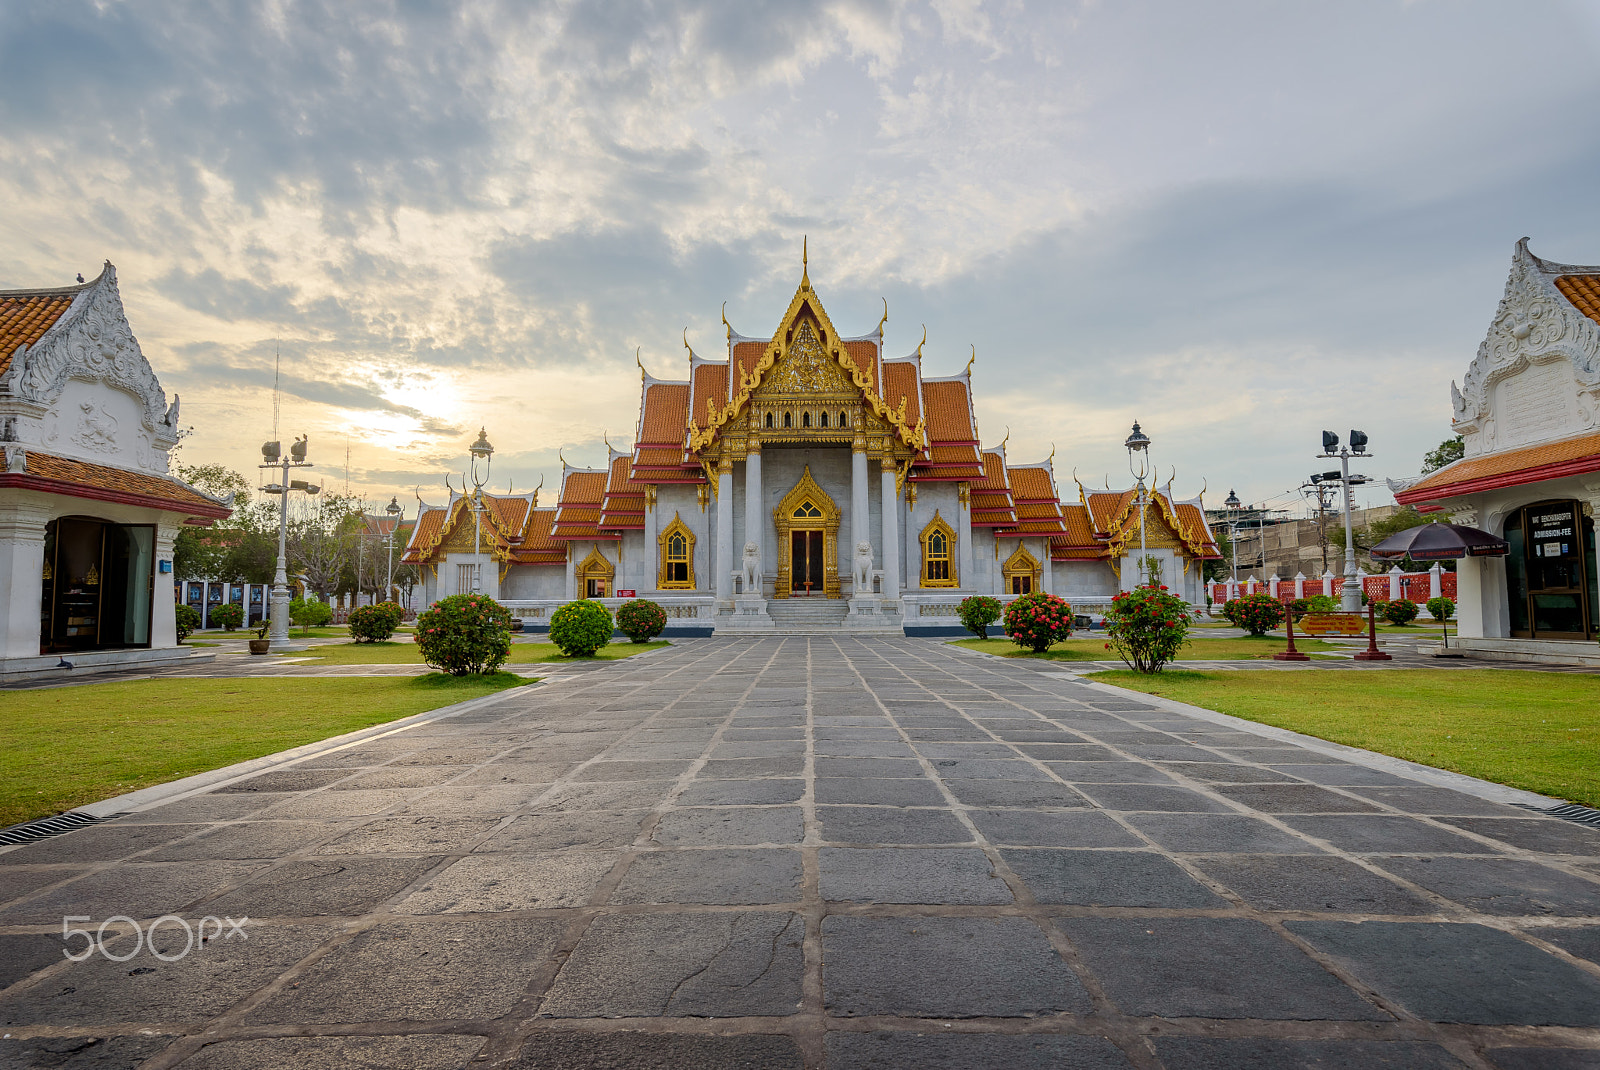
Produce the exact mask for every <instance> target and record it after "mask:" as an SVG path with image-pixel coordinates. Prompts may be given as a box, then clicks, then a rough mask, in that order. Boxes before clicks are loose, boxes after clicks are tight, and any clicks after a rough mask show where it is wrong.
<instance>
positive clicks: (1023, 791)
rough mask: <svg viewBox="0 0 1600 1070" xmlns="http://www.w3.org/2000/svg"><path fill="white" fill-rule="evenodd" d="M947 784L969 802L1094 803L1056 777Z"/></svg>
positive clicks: (996, 803) (957, 795) (963, 801)
mask: <svg viewBox="0 0 1600 1070" xmlns="http://www.w3.org/2000/svg"><path fill="white" fill-rule="evenodd" d="M944 784H945V787H947V788H949V789H950V791H951V793H952V794H954V795H955V797H956V798H957V799H960V800H961V801H962V803H964V804H966V805H967V806H1023V807H1029V808H1037V807H1042V806H1053V807H1088V806H1090V805H1092V804H1091V803H1090V802H1089V800H1088V799H1086V798H1084V797H1083V796H1082V795H1081V794H1079V793H1078V792H1077V791H1074V790H1073V789H1072V788H1069V787H1067V786H1066V785H1065V784H1057V783H1056V782H1055V781H1053V780H1023V781H1013V780H946V781H945V782H944Z"/></svg>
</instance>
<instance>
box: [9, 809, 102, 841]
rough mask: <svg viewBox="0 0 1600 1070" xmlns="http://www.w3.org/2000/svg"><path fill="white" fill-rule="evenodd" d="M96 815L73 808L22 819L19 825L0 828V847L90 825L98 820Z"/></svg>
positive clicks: (56, 834) (40, 838)
mask: <svg viewBox="0 0 1600 1070" xmlns="http://www.w3.org/2000/svg"><path fill="white" fill-rule="evenodd" d="M99 820H100V819H99V818H98V817H91V816H90V815H88V814H80V813H79V812H78V811H76V810H73V811H71V812H69V813H65V814H57V815H56V816H55V817H41V818H39V819H38V820H36V821H24V822H23V823H22V824H20V825H12V826H11V827H10V828H8V829H0V847H11V846H13V845H15V844H19V843H30V842H32V841H33V840H42V839H44V838H45V837H46V836H58V835H60V834H61V833H63V832H71V831H72V830H73V829H81V828H83V827H84V826H85V825H92V824H94V823H95V822H96V821H99Z"/></svg>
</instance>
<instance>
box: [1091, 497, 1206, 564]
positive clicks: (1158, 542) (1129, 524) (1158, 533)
mask: <svg viewBox="0 0 1600 1070" xmlns="http://www.w3.org/2000/svg"><path fill="white" fill-rule="evenodd" d="M1080 486H1081V484H1080ZM1138 504H1139V502H1138V498H1137V497H1136V496H1135V495H1133V494H1129V495H1128V496H1127V498H1126V500H1125V501H1124V502H1123V505H1122V508H1121V509H1119V510H1118V511H1117V513H1116V515H1115V516H1113V517H1112V519H1111V524H1110V528H1111V537H1110V539H1109V540H1108V541H1107V549H1108V550H1109V551H1110V554H1111V557H1112V558H1113V559H1115V558H1120V557H1121V556H1122V555H1123V554H1124V553H1127V552H1129V550H1128V549H1126V548H1128V547H1132V548H1135V549H1137V547H1138V542H1139V519H1138V515H1137V514H1136V513H1135V512H1134V510H1135V509H1136V508H1138ZM1145 515H1146V517H1147V518H1149V517H1152V516H1153V517H1154V519H1155V521H1156V523H1155V524H1152V525H1151V526H1150V529H1149V531H1148V532H1147V534H1146V535H1145V546H1146V547H1147V548H1149V549H1151V550H1163V549H1166V550H1178V551H1180V552H1181V553H1182V554H1183V556H1184V557H1186V558H1187V557H1203V556H1204V555H1205V543H1204V542H1203V541H1200V540H1199V539H1195V538H1191V537H1189V536H1188V535H1186V534H1185V533H1184V530H1183V521H1182V520H1180V519H1179V518H1178V511H1177V509H1175V508H1174V507H1173V505H1172V503H1171V502H1170V501H1169V500H1168V499H1167V495H1166V494H1165V493H1163V492H1161V491H1155V492H1153V493H1151V494H1150V497H1149V501H1148V503H1147V504H1146V506H1145ZM1163 529H1165V530H1163Z"/></svg>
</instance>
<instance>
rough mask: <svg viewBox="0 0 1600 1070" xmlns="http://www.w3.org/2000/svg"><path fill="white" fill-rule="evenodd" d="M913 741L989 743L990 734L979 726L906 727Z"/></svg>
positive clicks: (908, 735) (907, 733)
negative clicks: (978, 727)
mask: <svg viewBox="0 0 1600 1070" xmlns="http://www.w3.org/2000/svg"><path fill="white" fill-rule="evenodd" d="M905 734H906V736H907V738H909V739H910V740H911V741H912V742H913V743H987V742H988V741H989V735H988V733H986V732H983V731H981V730H980V729H977V728H917V727H915V726H912V727H908V728H905Z"/></svg>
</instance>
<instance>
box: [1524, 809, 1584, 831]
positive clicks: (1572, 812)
mask: <svg viewBox="0 0 1600 1070" xmlns="http://www.w3.org/2000/svg"><path fill="white" fill-rule="evenodd" d="M1514 805H1516V806H1518V807H1520V808H1521V809H1523V810H1532V811H1533V812H1534V813H1536V814H1547V815H1549V816H1550V817H1559V818H1560V819H1561V820H1563V821H1576V822H1577V823H1578V824H1580V825H1588V826H1589V827H1590V828H1597V829H1600V810H1596V809H1593V808H1592V807H1588V806H1574V805H1573V804H1571V803H1568V804H1567V805H1565V806H1552V807H1549V808H1548V809H1546V808H1545V807H1542V806H1524V805H1523V804H1522V803H1515V804H1514Z"/></svg>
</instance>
